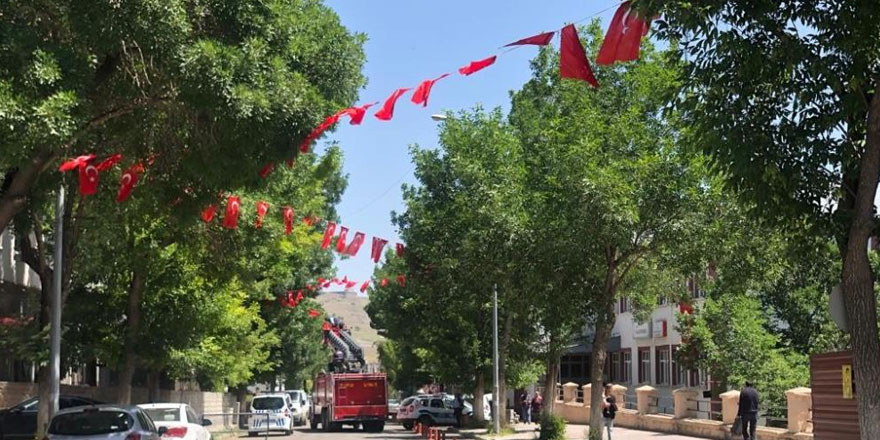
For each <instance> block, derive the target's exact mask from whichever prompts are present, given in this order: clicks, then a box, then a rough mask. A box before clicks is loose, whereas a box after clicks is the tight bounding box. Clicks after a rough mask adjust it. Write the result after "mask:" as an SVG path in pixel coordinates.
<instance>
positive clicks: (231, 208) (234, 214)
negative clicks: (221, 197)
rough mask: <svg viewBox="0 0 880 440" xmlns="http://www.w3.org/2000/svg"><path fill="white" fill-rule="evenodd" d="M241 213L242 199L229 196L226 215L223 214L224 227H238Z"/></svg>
mask: <svg viewBox="0 0 880 440" xmlns="http://www.w3.org/2000/svg"><path fill="white" fill-rule="evenodd" d="M239 215H241V199H239V198H238V197H236V196H229V198H228V199H226V215H224V216H223V227H224V228H227V229H236V228H238V217H239Z"/></svg>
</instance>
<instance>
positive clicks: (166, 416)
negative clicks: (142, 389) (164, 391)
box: [144, 408, 180, 422]
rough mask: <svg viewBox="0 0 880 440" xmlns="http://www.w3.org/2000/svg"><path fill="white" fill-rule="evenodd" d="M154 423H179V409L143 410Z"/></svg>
mask: <svg viewBox="0 0 880 440" xmlns="http://www.w3.org/2000/svg"><path fill="white" fill-rule="evenodd" d="M144 412H145V413H147V415H148V416H150V418H151V419H153V421H154V422H179V421H180V408H144Z"/></svg>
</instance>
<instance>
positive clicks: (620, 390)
mask: <svg viewBox="0 0 880 440" xmlns="http://www.w3.org/2000/svg"><path fill="white" fill-rule="evenodd" d="M611 395H612V396H614V400H615V401H617V408H618V409H624V408H626V387H625V386H623V385H611Z"/></svg>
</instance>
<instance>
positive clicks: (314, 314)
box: [309, 309, 321, 318]
mask: <svg viewBox="0 0 880 440" xmlns="http://www.w3.org/2000/svg"><path fill="white" fill-rule="evenodd" d="M309 316H311V317H312V318H317V317H319V316H321V312H319V311H317V310H315V309H309Z"/></svg>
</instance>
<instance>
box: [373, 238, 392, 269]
mask: <svg viewBox="0 0 880 440" xmlns="http://www.w3.org/2000/svg"><path fill="white" fill-rule="evenodd" d="M386 244H388V240H386V239H384V238H379V237H373V250H372V252H371V253H370V258H372V259H373V262H374V263H378V262H379V260H380V259H381V258H382V249H385V245H386Z"/></svg>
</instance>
